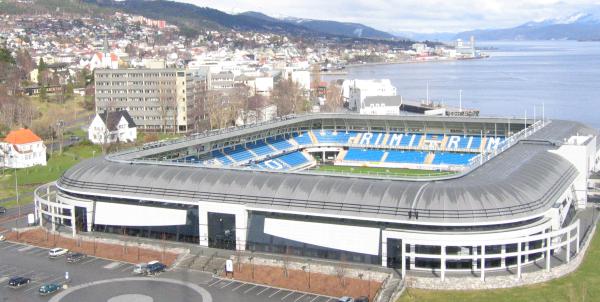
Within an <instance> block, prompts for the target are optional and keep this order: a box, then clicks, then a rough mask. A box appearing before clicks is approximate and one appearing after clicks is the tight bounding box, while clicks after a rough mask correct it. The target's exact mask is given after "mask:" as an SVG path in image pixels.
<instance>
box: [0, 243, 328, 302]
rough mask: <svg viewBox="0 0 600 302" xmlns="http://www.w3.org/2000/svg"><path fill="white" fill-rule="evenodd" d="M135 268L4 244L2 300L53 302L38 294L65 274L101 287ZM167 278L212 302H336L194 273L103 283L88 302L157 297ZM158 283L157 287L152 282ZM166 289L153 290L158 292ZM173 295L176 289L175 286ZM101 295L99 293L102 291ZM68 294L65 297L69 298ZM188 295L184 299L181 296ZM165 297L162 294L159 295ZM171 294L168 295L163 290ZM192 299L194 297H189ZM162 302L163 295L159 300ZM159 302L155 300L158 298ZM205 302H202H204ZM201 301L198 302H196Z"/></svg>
mask: <svg viewBox="0 0 600 302" xmlns="http://www.w3.org/2000/svg"><path fill="white" fill-rule="evenodd" d="M133 267H134V265H133V264H131V263H124V262H118V261H113V260H108V259H101V258H96V257H91V256H88V257H87V258H85V259H83V260H81V261H79V262H78V263H66V260H65V256H60V257H57V258H55V259H50V258H49V257H48V249H46V248H39V247H34V246H30V245H25V244H20V243H14V242H7V241H4V242H0V301H48V300H50V299H52V297H53V296H54V295H50V296H40V295H39V294H38V289H39V287H40V286H41V285H43V284H47V283H57V284H63V283H65V282H66V279H65V273H66V272H68V274H69V279H70V282H69V287H70V288H71V287H76V286H78V285H82V284H87V283H90V282H98V281H101V280H111V279H114V280H120V279H122V278H130V277H132V271H133ZM15 276H22V277H27V278H30V279H31V282H30V283H29V284H27V285H25V286H23V287H21V288H17V289H12V288H9V287H8V280H9V279H10V278H11V277H15ZM162 279H165V280H166V279H170V280H182V281H185V282H189V283H193V284H195V285H198V286H200V287H202V288H204V289H206V290H207V291H208V292H209V293H210V294H211V296H212V301H219V302H221V301H222V302H229V301H231V302H263V301H273V302H334V301H336V299H335V298H333V297H327V296H320V295H315V294H310V293H303V292H298V291H292V290H287V289H280V288H274V287H268V286H263V285H258V284H252V283H247V282H241V281H236V280H231V279H222V278H214V277H213V276H211V274H208V273H204V272H197V271H190V270H180V269H176V270H168V271H166V272H164V273H162V274H160V276H159V277H147V278H146V279H145V280H148V281H147V282H146V281H136V282H116V283H112V284H103V285H99V286H97V287H96V288H95V290H96V291H95V293H96V294H94V295H92V296H88V295H84V297H85V301H89V302H93V301H102V302H105V301H106V300H107V299H106V297H102V296H103V295H106V294H108V295H110V294H112V293H114V292H123V291H124V292H139V293H146V294H148V295H152V294H151V292H152V291H148V289H149V288H152V285H153V284H154V283H156V282H157V281H159V282H160V280H162ZM153 282H154V283H153ZM157 288H163V287H162V286H161V287H157V286H156V285H154V289H155V290H156V289H157ZM171 288H172V289H173V290H175V289H176V288H177V287H175V286H172V287H171ZM100 291H101V292H102V293H98V292H100ZM87 292H94V290H93V288H88V289H87ZM67 293H69V292H65V294H67ZM182 293H183V294H182ZM185 293H186V291H185V289H184V288H180V290H177V292H174V291H172V292H171V293H170V296H169V297H172V298H175V300H173V301H178V300H179V298H182V299H183V300H188V299H185V298H191V297H187V296H186V297H182V295H185ZM82 294H83V292H81V291H80V292H73V293H72V294H68V295H67V296H66V297H65V299H64V301H72V300H80V299H78V298H80V297H81V295H82ZM160 294H161V293H157V295H160ZM162 294H166V291H164V290H163V291H162ZM190 295H191V292H190ZM156 298H159V296H156ZM155 300H156V299H155ZM201 300H202V299H200V300H198V302H200V301H201ZM61 301H63V300H61ZM194 301H196V300H194Z"/></svg>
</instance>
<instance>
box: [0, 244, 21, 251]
mask: <svg viewBox="0 0 600 302" xmlns="http://www.w3.org/2000/svg"><path fill="white" fill-rule="evenodd" d="M15 245H17V244H15V243H9V244H8V245H6V246H3V247H1V248H0V250H4V249H7V248H10V247H13V246H15Z"/></svg>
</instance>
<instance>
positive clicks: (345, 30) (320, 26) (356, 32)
mask: <svg viewBox="0 0 600 302" xmlns="http://www.w3.org/2000/svg"><path fill="white" fill-rule="evenodd" d="M239 15H242V16H250V17H253V18H257V19H261V20H265V21H270V22H277V21H279V22H287V23H290V24H294V25H297V26H301V27H304V28H307V29H309V30H312V31H316V32H322V33H326V34H331V35H335V36H344V37H353V38H367V39H395V38H398V37H396V36H394V35H392V34H390V33H387V32H384V31H381V30H377V29H374V28H372V27H369V26H366V25H363V24H360V23H351V22H338V21H329V20H314V19H305V18H294V17H288V18H283V19H277V18H273V17H270V16H267V15H265V14H263V13H260V12H245V13H241V14H239Z"/></svg>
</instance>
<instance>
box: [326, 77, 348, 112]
mask: <svg viewBox="0 0 600 302" xmlns="http://www.w3.org/2000/svg"><path fill="white" fill-rule="evenodd" d="M343 107H344V101H343V100H342V88H341V87H340V86H339V85H337V84H336V82H335V81H331V83H329V86H327V94H326V95H325V108H324V109H325V111H327V112H336V111H338V110H340V109H342V108H343Z"/></svg>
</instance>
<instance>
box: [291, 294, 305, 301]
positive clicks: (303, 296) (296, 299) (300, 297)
mask: <svg viewBox="0 0 600 302" xmlns="http://www.w3.org/2000/svg"><path fill="white" fill-rule="evenodd" d="M304 296H306V294H302V296H300V297H298V298H297V299H296V300H294V302H298V300H300V299H302V298H304Z"/></svg>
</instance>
